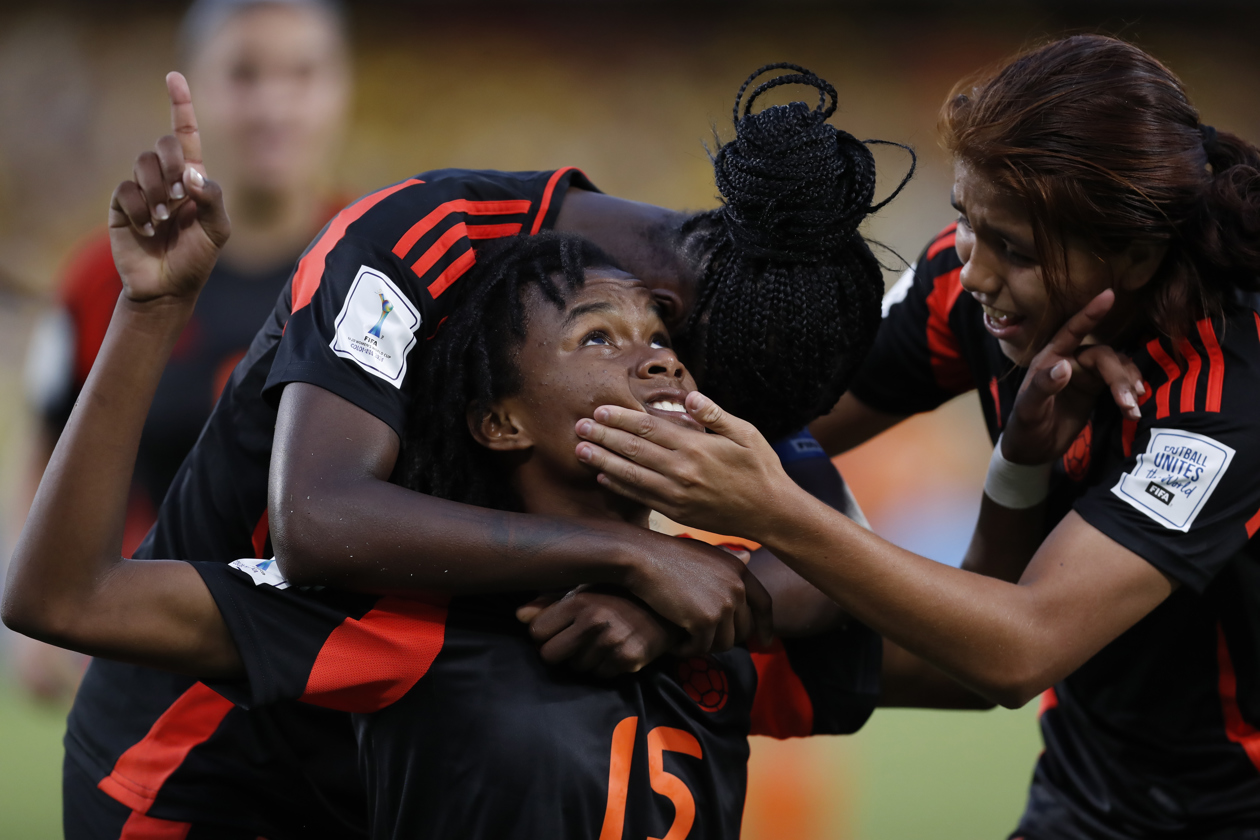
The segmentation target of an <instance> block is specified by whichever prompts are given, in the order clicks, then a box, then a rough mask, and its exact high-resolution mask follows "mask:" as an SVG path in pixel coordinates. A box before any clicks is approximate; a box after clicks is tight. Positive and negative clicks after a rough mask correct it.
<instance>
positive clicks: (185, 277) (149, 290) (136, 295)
mask: <svg viewBox="0 0 1260 840" xmlns="http://www.w3.org/2000/svg"><path fill="white" fill-rule="evenodd" d="M166 89H167V93H168V94H169V95H170V99H171V127H172V130H173V133H172V134H168V135H166V136H165V137H162V138H161V139H159V140H158V141H157V143H156V144H155V145H154V148H153V150H152V151H146V152H142V153H141V154H140V156H139V157H137V158H136V162H135V167H134V170H133V175H132V180H130V181H123V182H122V183H121V184H119V185H118V188H117V189H115V190H114V195H113V197H112V198H111V199H110V204H109V239H110V245H111V247H112V250H113V254H114V264H115V265H116V266H117V268H118V273H119V274H120V275H121V277H122V281H123V288H124V293H125V294H126V296H127V297H128V298H129V299H130V300H133V301H136V302H146V301H152V300H157V299H160V298H165V297H173V298H188V297H195V296H196V294H197V293H198V292H199V291H200V290H201V287H202V286H203V285H204V284H205V281H206V278H208V277H209V276H210V270H211V269H212V268H213V267H214V263H215V260H216V259H218V256H219V249H220V248H222V247H223V244H224V243H225V242H227V239H228V234H229V233H230V232H231V224H230V223H229V221H228V217H227V212H226V211H225V210H224V208H223V191H222V190H221V189H220V188H219V186H218V184H216V183H214V182H213V181H211V180H209V179H208V178H206V174H205V167H204V166H203V165H202V162H201V136H200V134H198V132H197V115H196V113H195V112H194V111H193V104H192V95H191V94H190V92H189V90H188V82H187V81H186V80H185V79H184V77H183V76H182V75H180V74H179V73H169V74H167V77H166Z"/></svg>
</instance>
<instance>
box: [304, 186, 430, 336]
mask: <svg viewBox="0 0 1260 840" xmlns="http://www.w3.org/2000/svg"><path fill="white" fill-rule="evenodd" d="M423 183H424V181H421V180H419V179H416V178H408V179H407V180H406V181H403V182H402V183H401V184H394V185H393V186H392V187H386V188H385V189H383V190H380V191H378V192H374V193H372V194H371V195H365V196H364V197H363V198H360V199H359V200H358V201H356V202H355V203H354V204H351V205H350V206H349V207H347V208H345V209H344V210H342V211H341V212H340V213H338V214H337V215H336V216H333V220H332V221H331V222H329V223H328V229H327V230H326V231H324V235H323V236H321V237H320V238H319V240H318V241H317V242H316V243H315V244H314V245H312V246H311V248H310V250H309V251H307V252H306V256H304V257H302V259H301V260H299V261H298V264H297V271H295V272H294V274H293V286H292V289H291V291H290V294H291V297H292V303H293V306H292V310H291V311H292V312H297V311H298V310H299V309H301V308H302V307H304V306H306V305H307V304H309V303H310V302H311V298H313V297H315V290H316V289H318V288H319V281H320V279H321V278H322V277H323V276H324V262H325V260H327V259H328V254H329V253H330V252H331V251H332V249H333V248H335V247H336V245H337V243H338V242H340V241H341V239H342V237H344V236H345V235H346V228H348V227H350V225H352V224H354V223H355V222H357V221H358V220H359V219H360V218H362V217H363V214H364V213H366V212H367V211H369V210H371V209H372V208H373V207H375V206H376V205H378V204H380V203H381V202H382V201H384V200H385V199H387V198H389V197H390V196H391V195H393V194H394V193H396V192H398V191H399V190H405V189H406V188H407V187H413V186H415V185H416V184H423Z"/></svg>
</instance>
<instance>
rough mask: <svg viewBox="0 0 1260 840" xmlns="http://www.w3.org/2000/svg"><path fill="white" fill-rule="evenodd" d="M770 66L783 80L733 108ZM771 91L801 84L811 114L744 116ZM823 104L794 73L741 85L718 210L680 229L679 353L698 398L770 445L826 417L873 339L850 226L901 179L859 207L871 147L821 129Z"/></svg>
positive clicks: (877, 293)
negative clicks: (692, 279) (685, 294)
mask: <svg viewBox="0 0 1260 840" xmlns="http://www.w3.org/2000/svg"><path fill="white" fill-rule="evenodd" d="M772 70H781V71H789V72H783V73H781V74H779V75H777V76H775V77H773V78H771V79H769V80H768V81H764V82H762V83H760V84H758V85H757V86H756V87H754V88H753V89H752V92H751V93H750V94H749V95H748V97H747V99H746V100H745V98H744V94H745V92H746V91H747V90H748V89H749V87H750V86H751V85H752V83H753V82H754V81H755V80H756V79H757V78H758V77H760V76H762V75H763V74H764V73H766V72H768V71H772ZM784 85H806V86H810V87H813V88H815V89H816V90H817V91H818V99H819V101H818V104H817V105H816V106H813V107H811V106H810V105H807V104H806V103H804V102H793V103H791V104H788V105H776V106H773V107H770V108H766V109H765V110H762V111H760V112H757V113H753V105H754V103H755V102H756V100H757V98H758V97H759V96H761V94H763V93H765V92H766V91H769V90H772V89H774V88H777V87H781V86H784ZM741 104H742V106H743V114H742V115H741V113H740V108H741ZM836 104H837V97H836V90H835V88H834V87H832V85H831V84H830V83H828V82H827V81H825V80H824V79H821V78H819V77H818V76H817V75H815V74H814V73H811V72H810V71H809V70H806V69H805V68H803V67H798V66H796V65H794V64H771V65H767V66H765V67H762V68H761V69H759V70H758V71H757V72H756V73H754V74H753V75H752V76H750V77H749V78H748V80H747V81H745V82H744V84H743V86H741V87H740V89H739V93H738V94H737V95H736V98H735V111H734V121H735V138H734V139H733V140H731V141H730V142H729V143H726V144H724V145H722V146H721V147H720V148H719V149H718V151H717V153H716V154H715V155H714V156H713V167H714V173H715V176H716V180H717V187H718V191H719V192H720V193H721V196H722V206H721V207H720V208H719V209H718V210H715V211H711V212H709V213H702V214H699V215H697V216H693V217H691V218H690V219H688V220H687V221H686V222H685V223H684V224H683V228H682V236H683V249H684V252H685V253H687V254H689V255H690V256H691V257H692V258H693V259H695V260H696V261H697V263H698V266H697V267H698V270H699V274H700V290H699V298H698V301H697V305H696V307H695V309H694V310H693V312H692V315H691V318H690V320H689V321H688V323H687V325H686V326H685V327H684V329H683V331H682V335H681V336H680V337H679V340H680V343H681V344H682V345H683V346H684V347H686V348H687V349H688V350H689V351H690V352H689V357H691V358H692V359H698V361H699V363H698V364H697V363H696V362H695V361H693V362H692V366H693V368H695V369H696V371H697V373H698V375H699V376H700V378H701V383H700V385H701V388H702V389H703V390H704V391H705V393H706V394H708V395H709V396H710V397H712V398H713V399H715V400H716V401H717V402H718V403H719V404H720V405H722V406H723V407H725V408H726V409H727V410H729V411H731V412H732V413H733V414H736V415H737V416H740V417H743V418H745V419H747V420H748V421H749V422H751V423H753V424H754V425H756V426H757V428H758V429H760V430H761V432H762V433H763V434H765V435H766V436H767V437H770V438H772V439H773V438H775V437H780V436H783V435H786V434H789V433H791V432H793V431H795V430H797V429H799V428H800V427H801V426H804V425H805V424H806V423H808V422H810V421H811V420H813V419H814V418H815V417H817V416H819V415H820V414H822V413H824V412H826V411H827V410H829V409H830V408H831V406H832V405H834V404H835V402H836V400H837V399H839V397H840V395H841V394H842V393H843V391H844V389H845V387H846V386H847V385H848V382H849V379H850V378H851V377H852V375H853V373H854V372H855V370H856V368H857V366H858V364H859V363H860V362H861V360H862V358H863V357H864V356H865V355H866V352H867V350H868V349H869V348H870V345H871V343H872V342H873V341H874V338H875V331H876V330H877V328H878V326H879V319H880V299H881V297H882V296H883V291H884V281H883V274H882V272H881V270H880V265H879V262H878V261H877V260H876V259H875V257H874V255H872V254H871V251H870V248H869V247H868V246H867V244H866V242H865V241H864V240H863V238H862V236H861V235H860V234H859V233H858V226H859V225H860V224H861V223H862V221H863V220H864V219H865V218H866V217H867V216H868V215H869V214H870V213H872V212H874V211H875V210H878V209H879V208H880V207H883V206H884V205H885V204H887V203H888V201H891V200H892V198H893V197H895V196H896V195H897V193H898V192H900V191H901V188H902V187H903V186H904V185H905V184H906V182H907V181H908V180H909V178H910V176H911V174H913V172H914V166H913V164H912V165H911V167H910V172H909V173H907V175H906V177H905V178H904V179H903V180H902V182H901V185H900V186H898V187H897V190H896V191H894V192H893V194H892V195H891V196H889V197H888V198H887V199H885V200H884V201H883V202H880V203H879V204H872V200H873V197H874V193H875V159H874V157H873V156H872V155H871V152H870V149H869V148H868V144H870V143H879V142H883V141H865V142H863V141H859V140H858V139H857V138H855V137H854V136H853V135H851V134H849V133H847V132H845V131H841V130H839V129H837V128H835V127H834V126H832V125H830V124H829V123H828V122H827V120H828V119H829V118H830V117H831V116H832V115H833V114H834V113H835V111H836ZM890 145H900V144H890ZM902 148H905V147H902ZM907 151H909V150H908V149H907ZM911 154H912V155H913V152H911Z"/></svg>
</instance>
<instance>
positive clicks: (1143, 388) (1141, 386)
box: [1134, 381, 1146, 397]
mask: <svg viewBox="0 0 1260 840" xmlns="http://www.w3.org/2000/svg"><path fill="white" fill-rule="evenodd" d="M1134 390H1135V391H1137V392H1138V396H1139V397H1140V396H1142V395H1143V394H1145V393H1146V385H1144V384H1143V383H1142V382H1140V381H1139V382H1138V384H1137V385H1136V386H1134Z"/></svg>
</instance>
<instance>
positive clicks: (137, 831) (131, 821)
mask: <svg viewBox="0 0 1260 840" xmlns="http://www.w3.org/2000/svg"><path fill="white" fill-rule="evenodd" d="M191 830H192V823H186V822H171V821H170V820H159V819H158V818H157V817H150V816H148V815H146V814H142V813H140V812H139V811H132V812H131V816H130V817H128V818H127V822H126V823H124V824H123V829H122V834H120V835H118V840H184V838H186V837H187V836H188V832H189V831H191Z"/></svg>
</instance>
